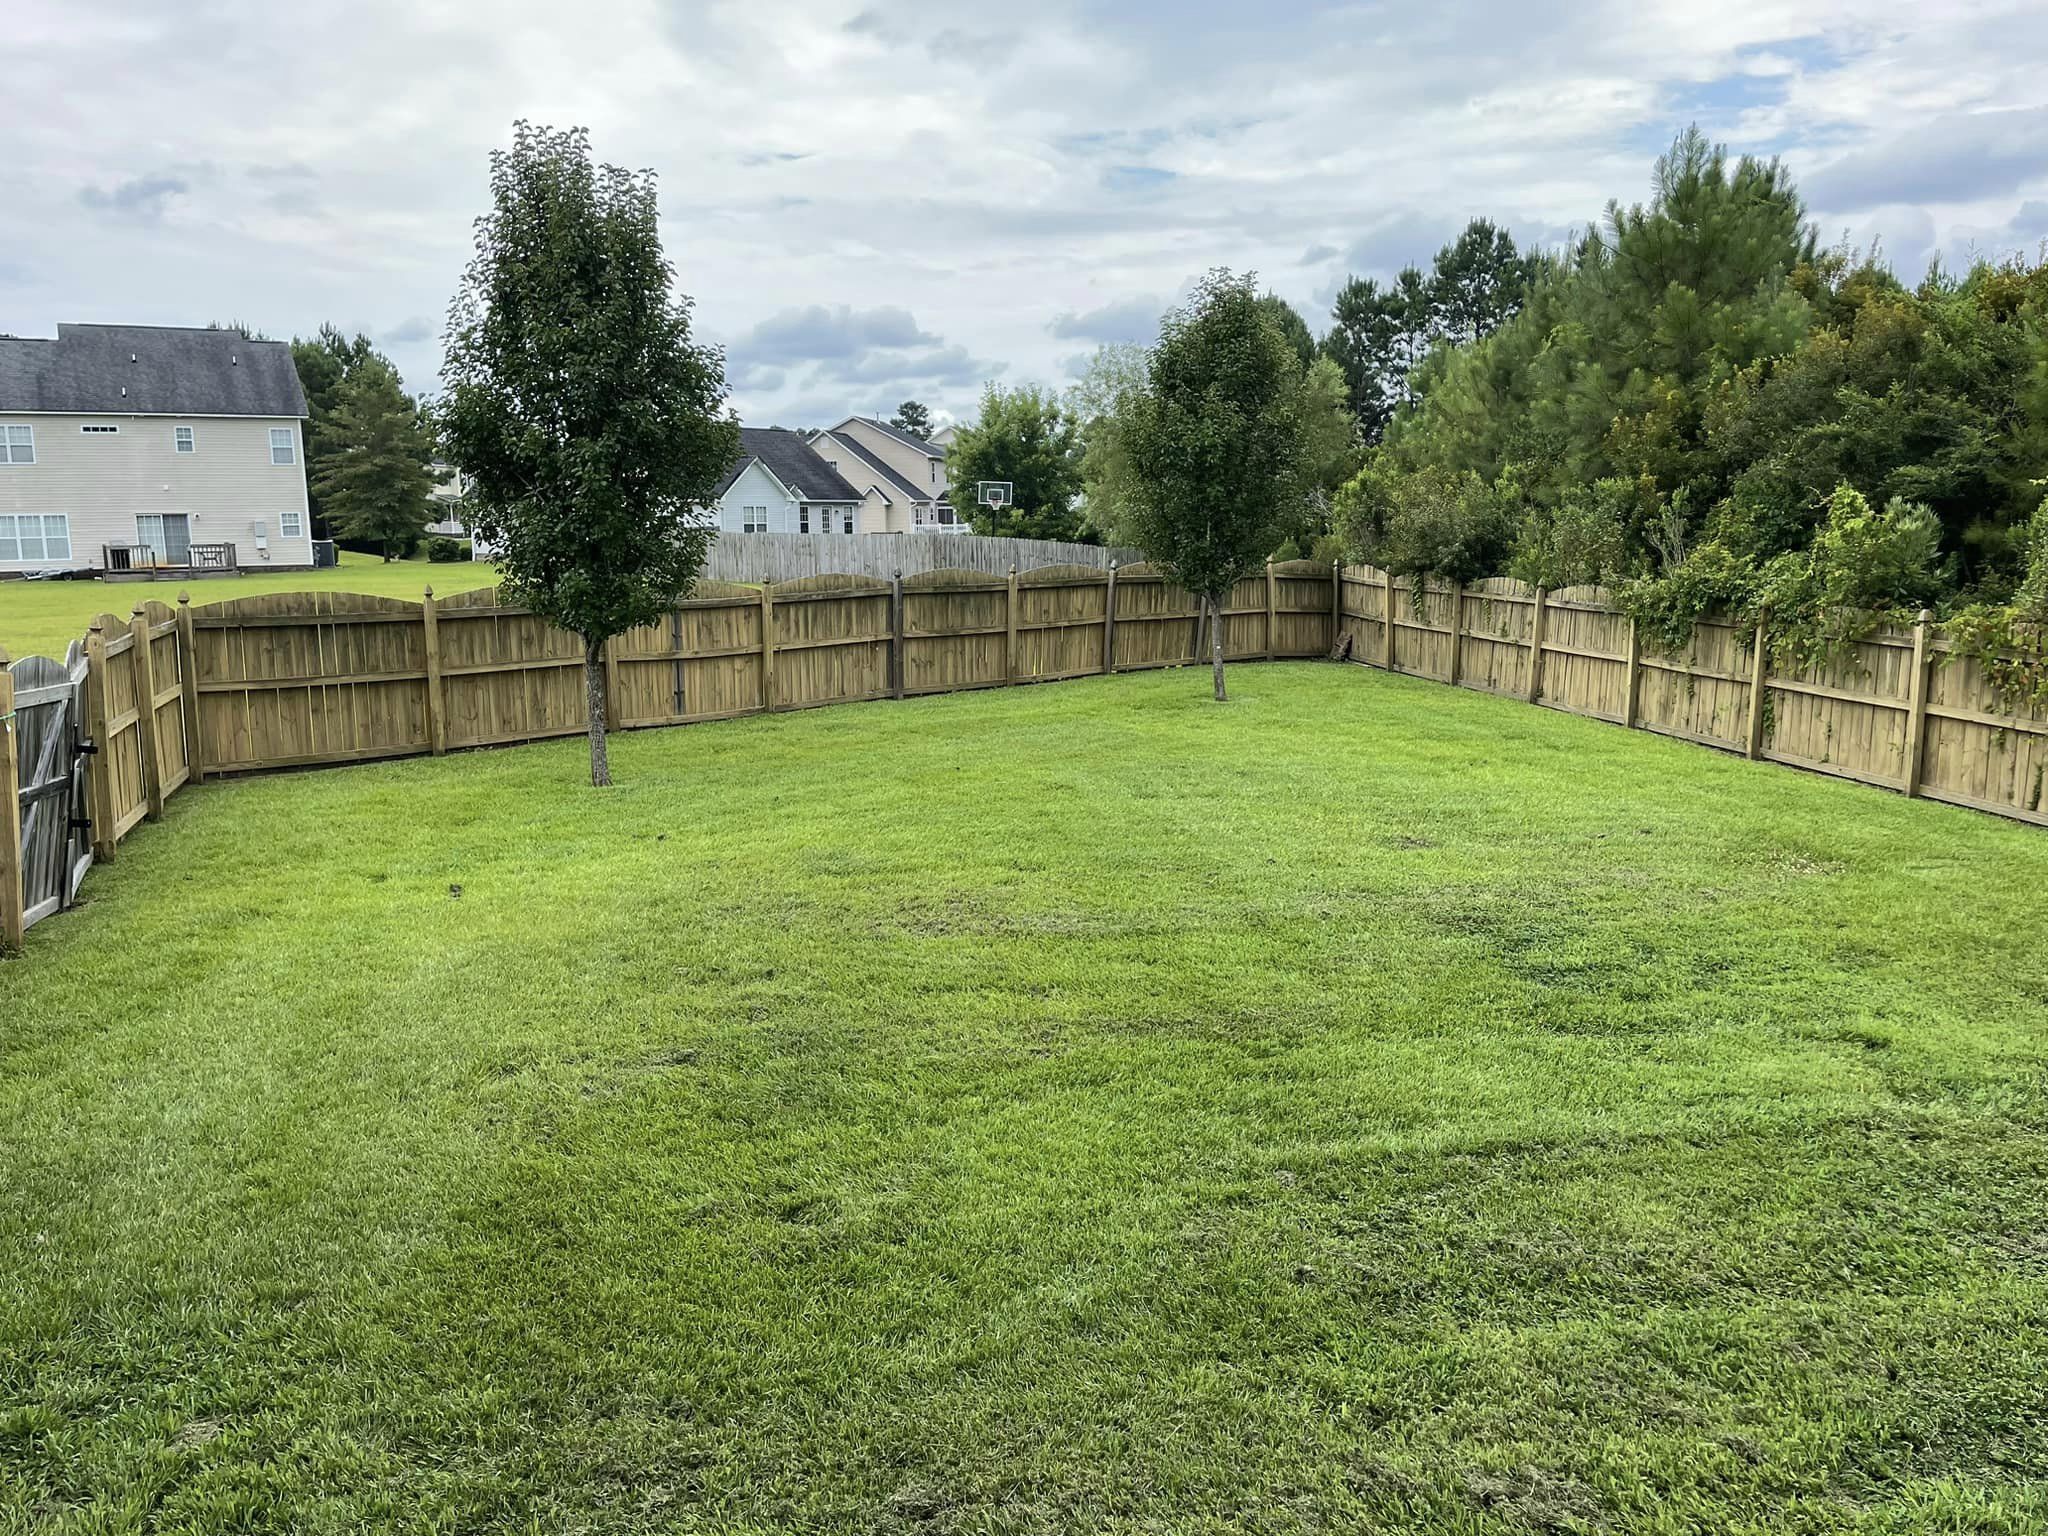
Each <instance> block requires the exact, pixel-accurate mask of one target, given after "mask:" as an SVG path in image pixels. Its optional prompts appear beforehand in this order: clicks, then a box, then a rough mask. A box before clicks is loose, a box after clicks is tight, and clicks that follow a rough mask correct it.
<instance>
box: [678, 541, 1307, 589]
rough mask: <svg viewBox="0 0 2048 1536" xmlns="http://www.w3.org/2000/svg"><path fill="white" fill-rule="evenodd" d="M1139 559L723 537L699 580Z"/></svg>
mask: <svg viewBox="0 0 2048 1536" xmlns="http://www.w3.org/2000/svg"><path fill="white" fill-rule="evenodd" d="M1143 558H1144V556H1142V555H1140V554H1139V553H1138V552H1137V551H1136V550H1133V549H1109V548H1105V547H1104V546H1102V545H1100V544H1067V543H1062V542H1060V541H1057V540H1053V539H988V538H983V537H981V536H980V535H979V534H971V533H720V534H719V535H718V537H717V539H715V540H714V541H713V542H712V545H711V553H710V554H709V555H708V556H707V557H706V559H705V563H704V574H705V576H707V577H708V578H710V579H712V580H714V581H731V582H744V583H747V584H749V585H752V584H756V583H759V582H763V581H772V582H776V583H778V584H780V583H782V582H786V581H801V580H803V579H804V578H806V577H810V576H830V575H854V576H869V577H872V578H874V579H875V580H877V581H887V580H890V579H891V578H892V577H894V576H895V575H896V574H897V573H898V572H899V571H900V572H902V573H903V574H904V575H905V576H922V575H924V574H925V573H926V572H929V571H952V570H960V571H979V572H980V573H981V574H982V575H984V576H1007V575H1008V574H1009V572H1010V569H1011V568H1012V567H1013V566H1014V567H1016V568H1017V569H1019V570H1026V571H1028V570H1033V569H1036V568H1038V567H1041V566H1059V565H1085V566H1087V567H1089V568H1090V569H1091V570H1098V571H1106V570H1108V569H1109V566H1110V564H1111V562H1116V563H1118V564H1122V565H1131V564H1134V563H1136V562H1137V561H1139V560H1142V559H1143ZM1324 571H1325V575H1326V576H1327V574H1328V572H1327V568H1326V567H1325V568H1324Z"/></svg>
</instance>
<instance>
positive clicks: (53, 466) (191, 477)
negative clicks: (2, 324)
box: [0, 325, 313, 576]
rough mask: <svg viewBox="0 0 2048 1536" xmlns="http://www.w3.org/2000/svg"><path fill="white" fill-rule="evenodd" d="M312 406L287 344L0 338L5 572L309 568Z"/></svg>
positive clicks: (197, 338)
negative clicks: (308, 476) (308, 443)
mask: <svg viewBox="0 0 2048 1536" xmlns="http://www.w3.org/2000/svg"><path fill="white" fill-rule="evenodd" d="M305 418H306V396H305V392H304V391H303V390H302V389H300V387H299V376H298V372H297V370H296V369H295V368H294V367H293V366H292V354H291V348H290V347H288V346H287V345H285V344H284V343H283V342H278V341H251V340H250V339H249V338H248V337H247V336H245V335H243V334H242V333H241V332H240V331H225V330H197V329H184V328H179V327H171V326H148V325H60V326H58V327H57V336H56V339H55V340H50V339H47V338H43V337H20V336H0V576H8V575H23V574H26V573H28V572H31V571H52V570H70V571H88V570H89V571H114V572H123V571H145V570H169V571H192V570H247V569H250V568H252V567H257V568H267V569H272V570H279V569H295V568H304V567H310V566H311V565H312V564H313V546H312V528H311V523H310V519H309V517H308V515H307V505H306V463H305V460H306V451H305V441H304V435H305V434H304V430H303V428H304V422H305Z"/></svg>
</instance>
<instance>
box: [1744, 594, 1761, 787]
mask: <svg viewBox="0 0 2048 1536" xmlns="http://www.w3.org/2000/svg"><path fill="white" fill-rule="evenodd" d="M1755 645H1756V648H1755V650H1754V651H1753V652H1752V653H1751V655H1750V658H1749V737H1748V740H1747V742H1746V744H1745V751H1746V753H1747V755H1748V756H1749V757H1751V758H1758V757H1762V756H1763V753H1764V627H1763V624H1762V623H1761V622H1759V623H1758V624H1757V627H1756V640H1755Z"/></svg>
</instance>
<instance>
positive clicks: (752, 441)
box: [716, 427, 867, 533]
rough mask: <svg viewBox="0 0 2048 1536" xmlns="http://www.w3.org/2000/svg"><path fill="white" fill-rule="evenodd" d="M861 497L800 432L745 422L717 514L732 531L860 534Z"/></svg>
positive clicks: (724, 525)
mask: <svg viewBox="0 0 2048 1536" xmlns="http://www.w3.org/2000/svg"><path fill="white" fill-rule="evenodd" d="M862 501H863V497H862V494H861V492H860V491H858V490H856V489H855V488H854V487H853V486H852V485H850V484H848V483H847V481H846V479H845V478H844V477H843V476H841V475H840V474H839V472H838V471H837V470H835V469H833V467H832V466H831V465H830V464H828V463H826V462H825V460H824V459H822V458H820V457H819V456H818V455H817V454H816V453H815V452H813V451H812V449H811V447H810V445H809V444H808V443H806V442H805V441H804V439H803V435H802V434H801V433H798V432H792V431H790V430H789V429H788V428H786V427H742V428H740V451H739V456H738V457H737V458H736V459H734V460H733V465H732V468H731V469H730V470H729V471H728V472H727V473H726V477H725V484H724V485H722V486H721V487H719V492H718V506H717V509H716V515H717V520H718V526H719V527H720V528H721V529H723V530H725V531H727V532H730V533H861V532H866V531H867V530H866V529H865V528H863V527H862V522H861V504H862Z"/></svg>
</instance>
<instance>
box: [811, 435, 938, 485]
mask: <svg viewBox="0 0 2048 1536" xmlns="http://www.w3.org/2000/svg"><path fill="white" fill-rule="evenodd" d="M818 436H820V437H829V438H831V439H832V442H833V444H834V447H833V449H832V451H833V452H835V453H837V452H839V451H841V450H842V449H843V450H844V451H845V452H846V453H847V454H848V455H849V456H850V457H852V458H853V459H854V460H856V461H857V462H858V463H859V464H860V466H861V470H862V472H863V473H864V474H865V473H870V472H872V473H873V474H875V475H877V476H879V477H880V478H881V479H882V480H883V481H885V482H887V484H888V485H889V487H890V488H891V489H893V490H896V491H899V492H901V493H902V494H903V495H905V496H907V497H909V498H910V499H911V500H912V501H944V500H945V499H946V492H945V488H944V487H943V486H940V487H936V488H926V489H920V488H919V487H917V486H915V485H912V484H911V483H910V482H909V481H908V480H906V479H905V478H904V477H903V476H901V475H899V474H897V473H896V471H895V470H893V469H891V468H890V467H889V466H888V465H886V464H884V463H883V462H882V461H881V460H880V459H874V458H869V457H868V455H866V454H865V453H862V452H861V449H860V444H859V443H856V442H853V441H851V440H849V439H847V438H844V437H841V436H840V435H839V434H838V433H836V432H820V433H819V434H818Z"/></svg>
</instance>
